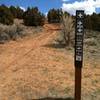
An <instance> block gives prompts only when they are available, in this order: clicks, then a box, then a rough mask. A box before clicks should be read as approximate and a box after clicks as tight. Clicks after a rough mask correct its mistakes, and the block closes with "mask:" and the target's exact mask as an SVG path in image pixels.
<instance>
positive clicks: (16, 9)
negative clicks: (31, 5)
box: [9, 6, 24, 19]
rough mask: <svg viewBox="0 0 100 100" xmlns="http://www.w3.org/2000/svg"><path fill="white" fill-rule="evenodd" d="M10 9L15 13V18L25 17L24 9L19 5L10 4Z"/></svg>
mask: <svg viewBox="0 0 100 100" xmlns="http://www.w3.org/2000/svg"><path fill="white" fill-rule="evenodd" d="M9 9H10V11H11V13H12V14H13V17H14V18H18V19H23V14H24V11H23V10H22V9H21V8H20V7H19V6H18V7H14V6H10V8H9Z"/></svg>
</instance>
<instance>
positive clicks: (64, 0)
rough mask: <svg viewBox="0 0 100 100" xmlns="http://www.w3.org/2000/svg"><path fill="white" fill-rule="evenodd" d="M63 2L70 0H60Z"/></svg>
mask: <svg viewBox="0 0 100 100" xmlns="http://www.w3.org/2000/svg"><path fill="white" fill-rule="evenodd" d="M62 1H63V2H66V1H70V0H62Z"/></svg>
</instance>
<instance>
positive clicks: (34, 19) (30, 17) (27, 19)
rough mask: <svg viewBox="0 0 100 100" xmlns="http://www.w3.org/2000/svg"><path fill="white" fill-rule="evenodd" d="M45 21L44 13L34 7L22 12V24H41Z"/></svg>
mask: <svg viewBox="0 0 100 100" xmlns="http://www.w3.org/2000/svg"><path fill="white" fill-rule="evenodd" d="M44 22H45V17H44V15H43V14H42V13H41V12H40V11H39V10H38V8H37V7H35V8H28V9H27V11H26V12H25V13H24V24H25V25H27V26H43V25H44Z"/></svg>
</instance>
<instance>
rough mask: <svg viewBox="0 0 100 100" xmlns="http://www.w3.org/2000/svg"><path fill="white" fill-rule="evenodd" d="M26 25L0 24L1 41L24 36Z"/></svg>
mask: <svg viewBox="0 0 100 100" xmlns="http://www.w3.org/2000/svg"><path fill="white" fill-rule="evenodd" d="M23 30H24V27H22V26H20V25H15V24H13V25H3V24H0V43H4V42H6V41H8V40H16V39H17V38H18V37H23V36H24V35H25V34H24V33H23Z"/></svg>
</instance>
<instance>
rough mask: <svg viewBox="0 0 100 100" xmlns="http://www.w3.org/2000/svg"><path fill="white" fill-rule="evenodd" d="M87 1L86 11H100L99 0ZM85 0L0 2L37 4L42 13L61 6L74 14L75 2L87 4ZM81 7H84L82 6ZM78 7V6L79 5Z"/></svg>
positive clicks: (2, 0)
mask: <svg viewBox="0 0 100 100" xmlns="http://www.w3.org/2000/svg"><path fill="white" fill-rule="evenodd" d="M87 1H88V2H89V3H91V5H90V7H89V9H90V10H89V11H88V7H87V9H85V10H87V13H89V14H90V13H92V12H97V13H100V4H98V2H99V1H100V0H96V1H97V4H95V2H92V1H93V0H87ZM87 1H86V0H0V4H5V5H7V6H10V5H14V6H21V7H24V8H27V7H28V6H30V7H35V6H37V7H38V8H39V9H40V11H41V12H43V13H46V12H48V10H49V9H51V8H63V10H66V11H68V12H70V13H72V14H74V12H75V10H76V8H77V7H78V6H77V7H76V4H77V5H82V6H83V4H82V3H84V2H86V3H85V4H87ZM78 3H79V4H78ZM92 3H93V4H95V5H97V6H96V7H95V9H94V8H93V7H94V5H92ZM99 3H100V2H99ZM92 6H93V7H92ZM98 6H99V7H98ZM75 7H76V8H75ZM82 8H84V6H83V7H82ZM77 9H78V8H77ZM79 9H80V6H79Z"/></svg>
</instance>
